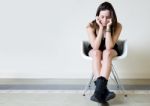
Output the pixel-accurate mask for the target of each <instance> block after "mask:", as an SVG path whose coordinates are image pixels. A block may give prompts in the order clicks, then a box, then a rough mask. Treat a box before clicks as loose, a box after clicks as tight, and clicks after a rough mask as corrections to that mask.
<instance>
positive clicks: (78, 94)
mask: <svg viewBox="0 0 150 106" xmlns="http://www.w3.org/2000/svg"><path fill="white" fill-rule="evenodd" d="M87 82H88V80H68V79H66V80H48V79H47V80H46V79H45V80H40V79H39V80H33V79H30V80H25V79H21V80H20V79H7V80H6V79H2V80H0V106H150V101H149V100H150V80H123V81H122V82H123V85H124V87H125V93H126V94H127V95H128V96H127V97H124V95H123V94H122V92H120V91H119V90H117V88H116V86H115V84H114V83H111V82H109V88H110V89H111V90H113V91H114V92H115V93H116V94H117V96H116V98H114V99H112V100H110V101H109V102H108V104H98V103H96V102H93V101H91V100H90V99H89V98H90V96H91V95H92V93H93V90H94V86H92V88H91V90H89V91H88V92H87V95H86V96H82V93H83V89H84V86H85V84H86V83H87Z"/></svg>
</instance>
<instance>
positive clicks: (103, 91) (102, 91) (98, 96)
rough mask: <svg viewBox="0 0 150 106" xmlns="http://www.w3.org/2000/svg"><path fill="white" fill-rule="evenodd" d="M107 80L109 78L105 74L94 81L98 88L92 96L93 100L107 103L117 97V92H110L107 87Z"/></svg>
mask: <svg viewBox="0 0 150 106" xmlns="http://www.w3.org/2000/svg"><path fill="white" fill-rule="evenodd" d="M107 82H108V80H107V79H106V78H105V77H103V76H101V77H99V78H97V80H96V81H94V83H95V85H96V89H95V92H94V94H93V95H92V97H91V100H92V101H95V102H99V103H106V102H107V101H108V100H110V99H112V98H114V97H115V93H114V92H110V91H109V90H108V89H107Z"/></svg>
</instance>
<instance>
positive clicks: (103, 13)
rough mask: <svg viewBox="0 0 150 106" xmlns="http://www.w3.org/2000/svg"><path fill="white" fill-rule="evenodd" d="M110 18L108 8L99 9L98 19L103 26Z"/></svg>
mask: <svg viewBox="0 0 150 106" xmlns="http://www.w3.org/2000/svg"><path fill="white" fill-rule="evenodd" d="M110 18H111V16H110V11H109V10H102V11H100V14H99V19H100V22H101V24H102V25H103V26H107V23H109V19H110Z"/></svg>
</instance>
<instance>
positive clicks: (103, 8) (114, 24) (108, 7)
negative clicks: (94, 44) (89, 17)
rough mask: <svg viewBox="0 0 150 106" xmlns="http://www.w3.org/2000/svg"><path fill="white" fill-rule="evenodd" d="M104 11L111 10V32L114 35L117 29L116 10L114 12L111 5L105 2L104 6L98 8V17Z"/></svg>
mask: <svg viewBox="0 0 150 106" xmlns="http://www.w3.org/2000/svg"><path fill="white" fill-rule="evenodd" d="M103 10H109V11H110V16H111V18H112V25H111V32H112V34H113V33H114V32H115V31H116V28H117V16H116V13H115V10H114V8H113V6H112V4H111V3H109V2H103V3H102V4H100V5H99V6H98V8H97V11H96V16H99V14H100V12H101V11H103ZM93 22H94V23H96V20H94V21H93Z"/></svg>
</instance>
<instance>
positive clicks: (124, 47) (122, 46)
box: [81, 40, 128, 97]
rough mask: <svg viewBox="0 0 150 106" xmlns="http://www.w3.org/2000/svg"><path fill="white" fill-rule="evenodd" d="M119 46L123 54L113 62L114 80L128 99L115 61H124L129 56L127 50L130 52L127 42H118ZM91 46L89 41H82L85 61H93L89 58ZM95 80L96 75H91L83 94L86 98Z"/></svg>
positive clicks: (82, 52) (82, 53)
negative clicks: (89, 47)
mask: <svg viewBox="0 0 150 106" xmlns="http://www.w3.org/2000/svg"><path fill="white" fill-rule="evenodd" d="M117 44H118V46H119V51H120V52H121V55H120V56H117V57H115V58H113V60H112V71H111V72H112V75H113V77H114V80H115V82H116V84H117V88H118V89H120V90H121V91H122V92H123V94H124V96H125V97H127V95H126V94H125V91H124V86H123V85H122V83H121V81H120V79H119V76H118V74H117V72H116V70H117V68H116V66H115V64H114V61H116V60H120V59H124V58H125V57H126V56H127V50H128V47H127V40H118V41H117ZM89 45H90V43H89V42H88V41H82V42H81V55H82V57H83V58H84V59H87V60H92V58H91V57H90V56H88V51H89V50H88V46H89ZM93 78H94V74H93V73H92V75H91V78H90V80H89V82H88V84H87V85H86V86H85V89H84V92H83V96H85V94H86V92H87V90H88V89H89V88H90V87H91V83H92V81H93Z"/></svg>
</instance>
